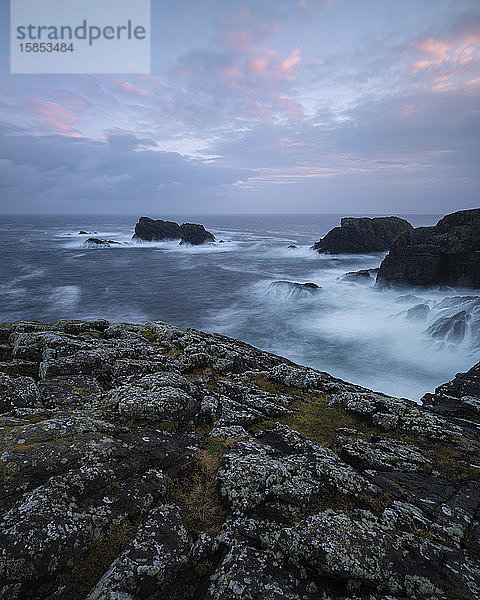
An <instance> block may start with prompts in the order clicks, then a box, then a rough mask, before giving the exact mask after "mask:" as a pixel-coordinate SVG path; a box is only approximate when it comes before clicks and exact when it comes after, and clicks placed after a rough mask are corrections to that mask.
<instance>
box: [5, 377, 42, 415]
mask: <svg viewBox="0 0 480 600" xmlns="http://www.w3.org/2000/svg"><path fill="white" fill-rule="evenodd" d="M41 405H42V403H41V401H40V397H39V393H38V388H37V385H36V384H35V381H34V380H33V379H32V378H31V377H22V376H20V377H10V376H9V375H6V374H4V373H0V414H3V413H9V412H11V411H13V410H15V409H17V408H38V407H40V406H41Z"/></svg>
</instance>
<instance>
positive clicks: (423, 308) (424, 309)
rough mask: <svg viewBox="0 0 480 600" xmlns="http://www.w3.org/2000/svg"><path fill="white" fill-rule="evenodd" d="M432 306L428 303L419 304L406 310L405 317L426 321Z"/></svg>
mask: <svg viewBox="0 0 480 600" xmlns="http://www.w3.org/2000/svg"><path fill="white" fill-rule="evenodd" d="M429 312H430V307H429V306H428V304H417V305H416V306H412V307H411V308H408V309H407V310H406V314H405V318H406V319H408V320H409V321H412V320H415V321H416V320H419V321H424V320H425V319H426V318H427V317H428V313H429Z"/></svg>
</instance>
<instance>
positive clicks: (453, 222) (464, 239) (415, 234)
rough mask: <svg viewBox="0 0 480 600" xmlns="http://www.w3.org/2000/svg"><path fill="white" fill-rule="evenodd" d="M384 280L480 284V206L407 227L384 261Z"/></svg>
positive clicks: (417, 283) (463, 285)
mask: <svg viewBox="0 0 480 600" xmlns="http://www.w3.org/2000/svg"><path fill="white" fill-rule="evenodd" d="M377 281H378V282H379V283H381V284H395V285H414V286H438V285H454V286H462V287H471V288H479V287H480V209H478V208H477V209H472V210H463V211H459V212H456V213H452V214H450V215H447V216H445V217H443V219H440V221H439V222H438V223H437V224H436V225H435V226H434V227H419V228H417V229H412V230H407V231H404V232H403V233H402V234H401V235H399V236H398V237H397V238H396V240H395V242H394V243H393V244H392V247H391V249H390V252H389V254H388V255H387V256H386V257H385V259H384V260H383V262H382V264H381V265H380V271H379V273H378V278H377Z"/></svg>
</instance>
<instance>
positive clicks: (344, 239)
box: [313, 217, 413, 254]
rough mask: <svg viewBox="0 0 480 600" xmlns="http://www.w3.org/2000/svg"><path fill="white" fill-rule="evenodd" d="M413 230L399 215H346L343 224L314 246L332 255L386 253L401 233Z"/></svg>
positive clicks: (315, 248)
mask: <svg viewBox="0 0 480 600" xmlns="http://www.w3.org/2000/svg"><path fill="white" fill-rule="evenodd" d="M412 229H413V227H412V226H411V225H410V223H409V222H408V221H405V219H400V218H399V217H374V218H369V217H361V218H356V217H344V218H343V219H342V220H341V221H340V227H334V228H333V229H331V230H330V231H329V232H328V233H327V235H326V236H325V237H323V238H322V239H320V240H319V241H318V242H315V244H314V245H313V249H314V250H318V251H319V252H321V253H323V252H326V253H329V254H362V253H364V252H383V251H384V250H388V249H389V248H390V246H391V245H392V243H393V241H394V240H395V238H396V237H397V236H398V235H399V234H400V233H402V232H404V231H410V230H412Z"/></svg>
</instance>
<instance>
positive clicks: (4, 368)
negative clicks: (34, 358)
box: [0, 361, 38, 379]
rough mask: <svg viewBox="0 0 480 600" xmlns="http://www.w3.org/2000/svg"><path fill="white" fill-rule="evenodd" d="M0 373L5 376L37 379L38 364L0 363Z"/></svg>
mask: <svg viewBox="0 0 480 600" xmlns="http://www.w3.org/2000/svg"><path fill="white" fill-rule="evenodd" d="M0 372H1V373H5V374H6V375H11V376H16V375H26V376H28V377H33V378H34V379H37V378H38V364H37V363H34V362H31V363H30V362H20V361H19V362H15V361H12V362H0Z"/></svg>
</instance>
